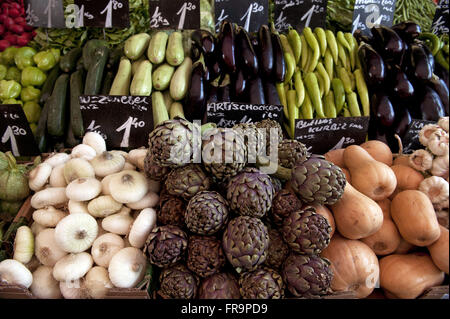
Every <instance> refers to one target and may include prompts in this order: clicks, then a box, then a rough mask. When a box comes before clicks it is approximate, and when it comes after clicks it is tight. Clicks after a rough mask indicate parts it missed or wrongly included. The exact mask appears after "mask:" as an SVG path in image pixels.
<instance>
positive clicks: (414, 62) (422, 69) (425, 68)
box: [409, 44, 433, 81]
mask: <svg viewBox="0 0 450 319" xmlns="http://www.w3.org/2000/svg"><path fill="white" fill-rule="evenodd" d="M409 51H410V52H409V60H410V61H409V64H410V65H409V66H410V67H411V70H410V73H411V74H413V75H414V77H415V78H416V79H417V80H419V81H429V80H430V79H431V77H432V76H433V70H432V69H431V64H430V62H429V61H428V55H427V53H426V52H425V50H424V48H423V47H422V46H420V45H418V44H412V45H411V47H410V50H409Z"/></svg>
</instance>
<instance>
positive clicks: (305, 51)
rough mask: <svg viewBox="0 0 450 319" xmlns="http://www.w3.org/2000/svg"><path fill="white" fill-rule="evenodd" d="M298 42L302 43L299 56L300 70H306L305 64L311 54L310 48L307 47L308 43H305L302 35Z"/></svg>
mask: <svg viewBox="0 0 450 319" xmlns="http://www.w3.org/2000/svg"><path fill="white" fill-rule="evenodd" d="M300 40H301V41H302V54H301V56H300V63H301V67H302V70H306V64H307V63H308V58H309V55H310V54H311V53H310V52H309V51H310V48H309V47H308V43H307V42H306V39H305V36H304V35H303V34H301V35H300Z"/></svg>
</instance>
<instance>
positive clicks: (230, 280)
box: [198, 272, 241, 299]
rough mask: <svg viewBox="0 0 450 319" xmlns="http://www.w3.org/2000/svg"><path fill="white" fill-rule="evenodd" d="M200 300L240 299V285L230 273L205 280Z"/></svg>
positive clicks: (201, 288)
mask: <svg viewBox="0 0 450 319" xmlns="http://www.w3.org/2000/svg"><path fill="white" fill-rule="evenodd" d="M198 298H199V299H239V298H241V294H240V292H239V285H238V282H237V280H236V278H235V277H234V276H233V275H232V274H230V273H224V272H223V273H218V274H214V275H212V276H209V277H208V278H205V279H203V281H202V283H201V285H200V288H199V291H198Z"/></svg>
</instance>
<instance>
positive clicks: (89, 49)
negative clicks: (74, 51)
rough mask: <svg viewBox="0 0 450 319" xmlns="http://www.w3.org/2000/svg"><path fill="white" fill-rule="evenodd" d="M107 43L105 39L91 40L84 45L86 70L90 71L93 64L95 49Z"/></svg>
mask: <svg viewBox="0 0 450 319" xmlns="http://www.w3.org/2000/svg"><path fill="white" fill-rule="evenodd" d="M106 45H107V43H106V41H104V40H97V39H94V40H89V41H88V42H86V44H85V45H84V47H83V53H82V54H83V65H84V69H85V70H86V71H89V69H90V68H91V64H93V59H94V51H95V49H97V48H99V47H103V46H106Z"/></svg>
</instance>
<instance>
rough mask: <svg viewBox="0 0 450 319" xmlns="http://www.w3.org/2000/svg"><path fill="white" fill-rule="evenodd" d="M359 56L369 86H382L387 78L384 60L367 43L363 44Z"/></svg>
mask: <svg viewBox="0 0 450 319" xmlns="http://www.w3.org/2000/svg"><path fill="white" fill-rule="evenodd" d="M358 56H359V59H360V61H361V65H362V68H363V70H364V74H365V77H366V82H367V84H368V85H369V86H378V85H380V84H382V83H383V82H384V80H385V77H386V70H385V69H386V68H385V64H384V60H383V58H382V57H381V55H379V54H378V52H377V51H375V50H374V48H373V47H372V46H371V45H370V44H367V43H363V44H362V45H361V46H360V47H359V49H358Z"/></svg>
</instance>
